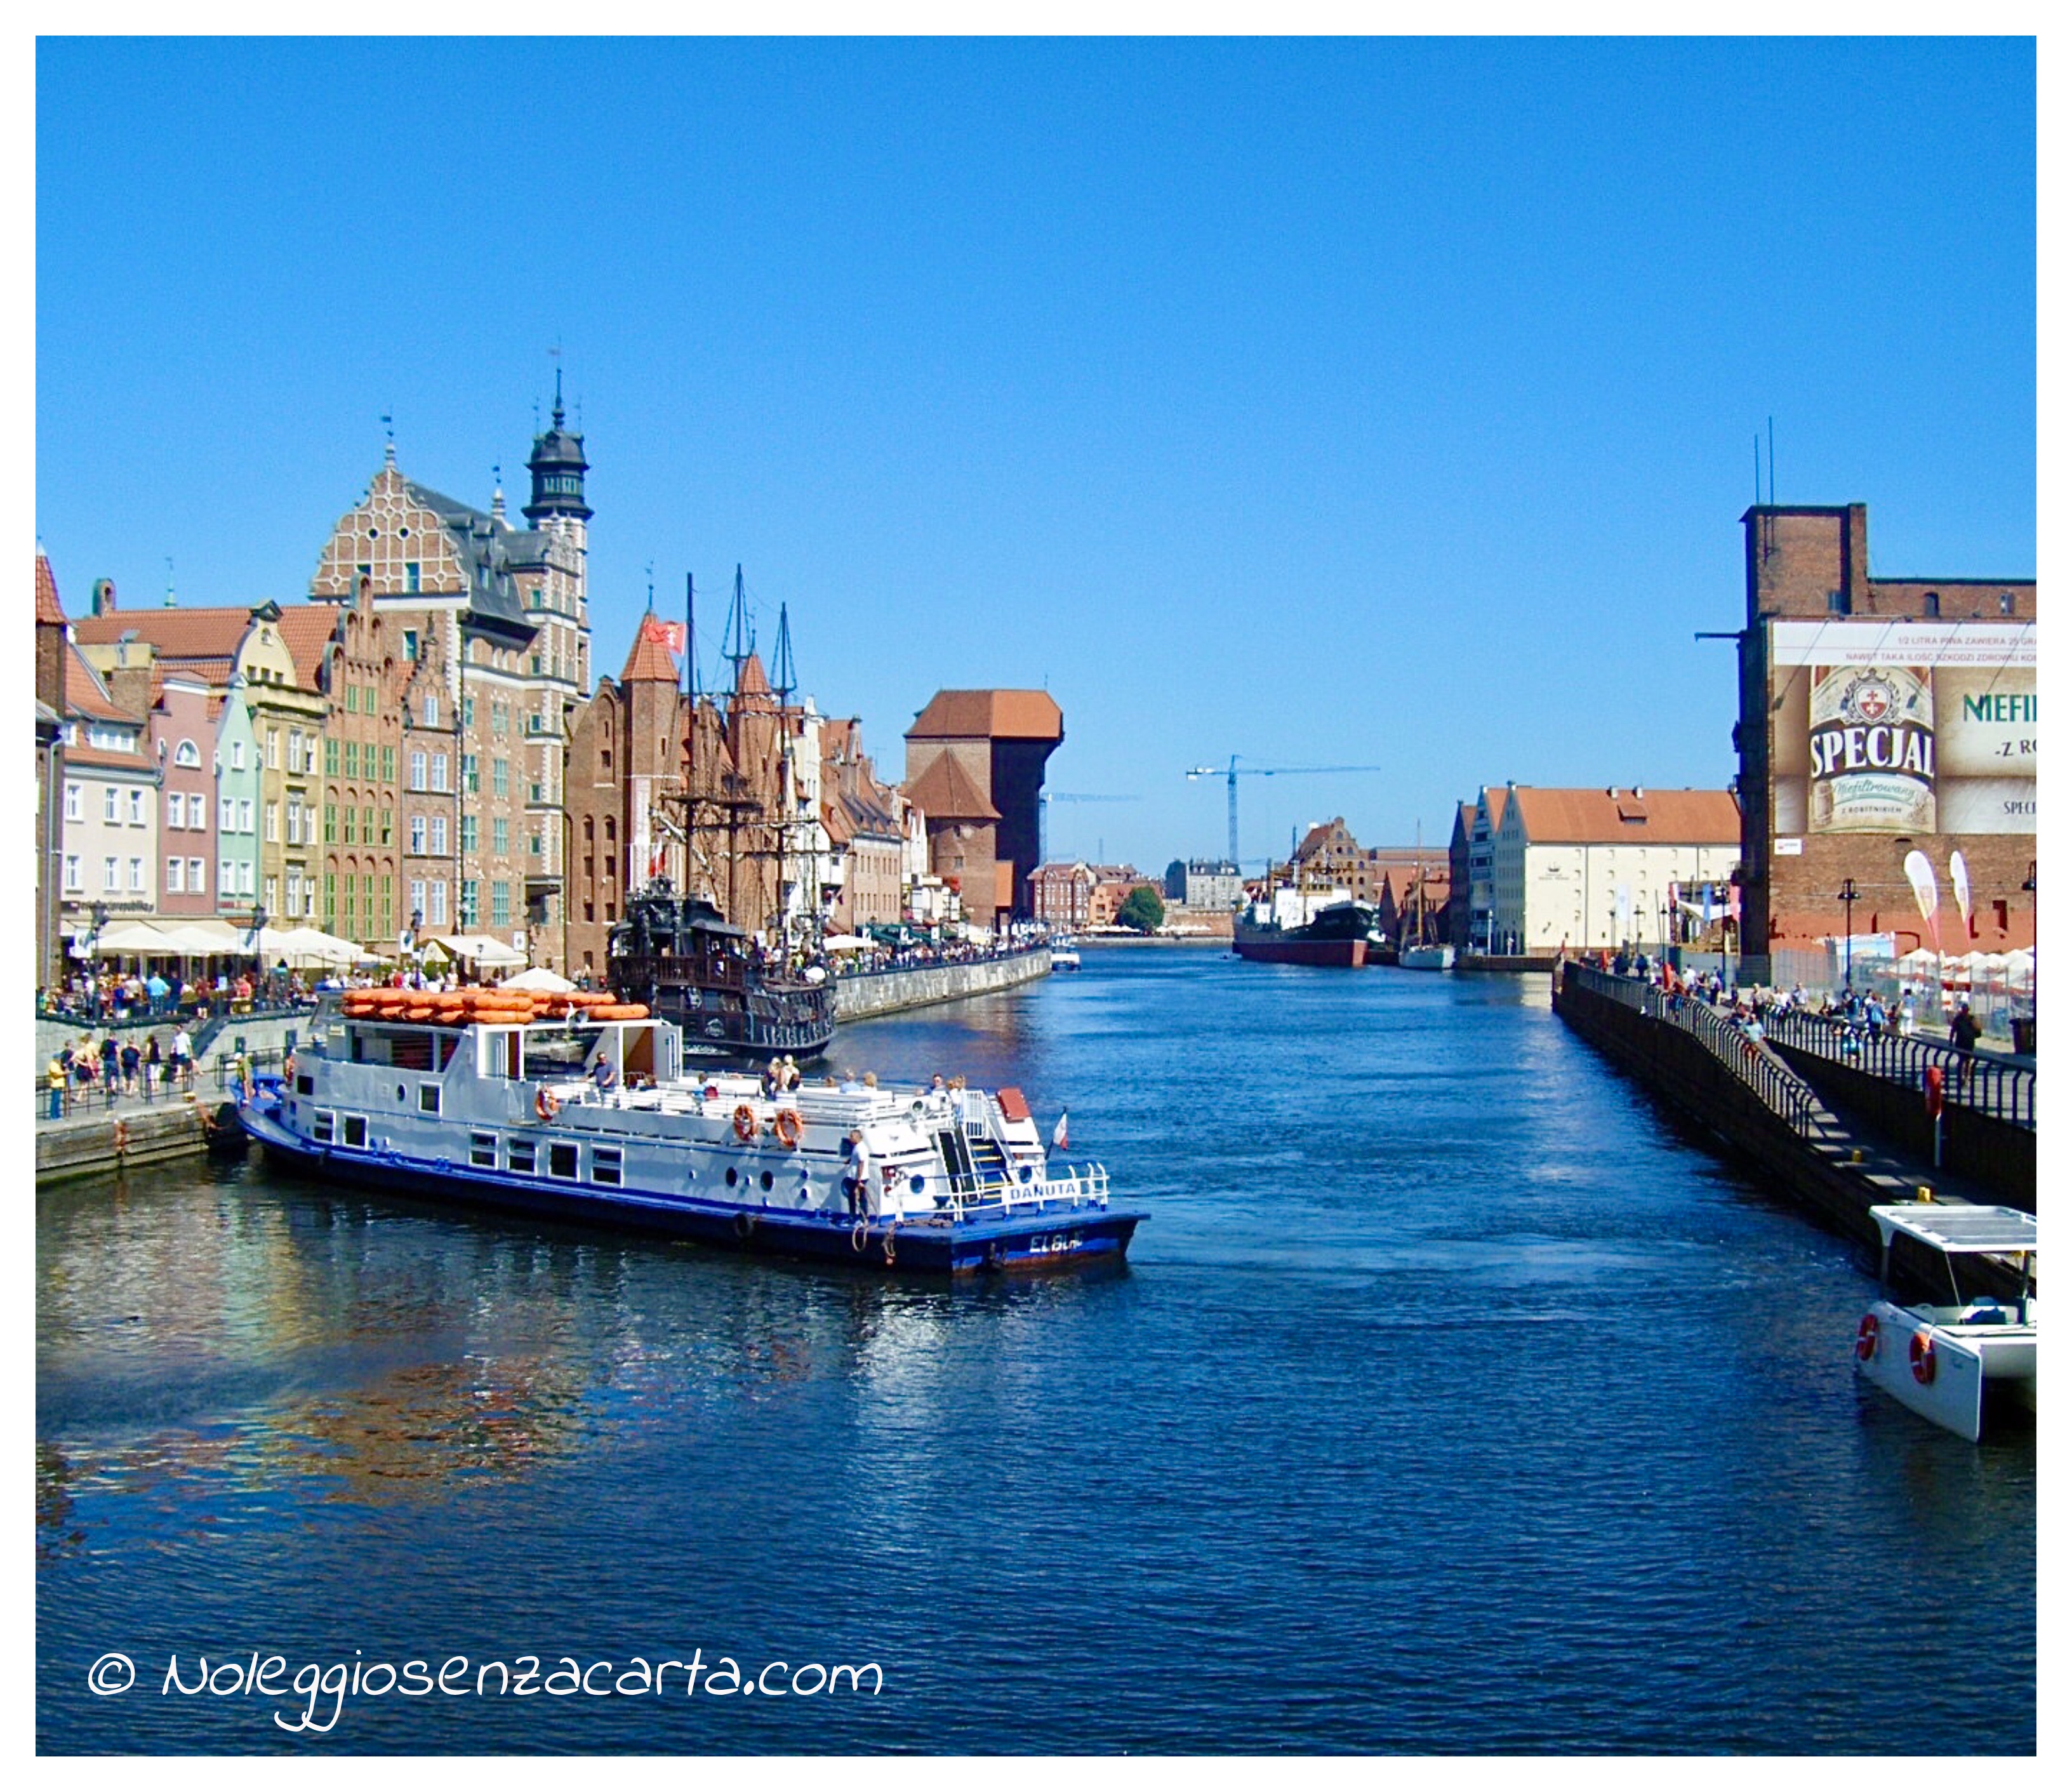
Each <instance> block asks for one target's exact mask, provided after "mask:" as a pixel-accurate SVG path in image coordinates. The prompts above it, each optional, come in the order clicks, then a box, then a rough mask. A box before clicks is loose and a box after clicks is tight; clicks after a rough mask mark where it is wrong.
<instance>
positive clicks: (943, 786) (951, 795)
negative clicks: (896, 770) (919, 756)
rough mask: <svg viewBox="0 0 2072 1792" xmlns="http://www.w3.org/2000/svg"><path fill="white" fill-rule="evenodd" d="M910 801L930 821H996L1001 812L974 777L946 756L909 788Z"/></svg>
mask: <svg viewBox="0 0 2072 1792" xmlns="http://www.w3.org/2000/svg"><path fill="white" fill-rule="evenodd" d="M906 795H907V797H908V799H910V800H911V801H912V802H915V803H917V804H919V805H920V807H921V808H923V810H924V811H926V812H927V816H928V819H929V820H931V821H997V820H999V819H1000V811H999V810H997V809H996V808H994V807H993V804H991V803H989V802H988V801H987V800H986V796H985V792H984V791H981V790H980V788H979V787H978V786H977V784H976V783H974V782H973V781H972V775H971V774H970V773H969V772H968V771H965V770H964V767H962V766H960V765H959V764H958V763H957V762H956V760H955V759H954V758H952V757H951V755H950V754H947V753H945V754H942V755H940V756H939V758H937V759H936V760H935V762H934V763H933V764H932V765H931V766H930V767H928V769H927V771H924V772H923V773H922V774H921V775H920V776H919V777H918V778H916V779H915V780H914V781H913V783H911V784H909V785H908V786H907V787H906Z"/></svg>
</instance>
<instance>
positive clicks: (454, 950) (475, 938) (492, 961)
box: [426, 933, 525, 971]
mask: <svg viewBox="0 0 2072 1792" xmlns="http://www.w3.org/2000/svg"><path fill="white" fill-rule="evenodd" d="M432 947H437V948H438V951H439V952H440V954H441V955H442V956H444V957H446V958H458V959H465V960H468V961H469V962H470V963H471V964H477V965H479V966H481V967H482V968H484V969H486V970H497V971H501V970H508V969H510V968H513V967H514V966H517V965H520V964H524V962H525V955H524V953H523V952H521V951H518V950H517V949H516V947H510V946H507V945H505V944H504V942H503V941H502V940H500V939H494V938H492V937H491V936H490V935H487V934H481V933H457V934H454V935H450V936H449V937H447V938H446V939H434V940H432V941H430V943H428V945H427V947H426V950H427V951H429V950H430V949H431V948H432Z"/></svg>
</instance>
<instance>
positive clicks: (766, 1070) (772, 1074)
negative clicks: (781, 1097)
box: [760, 1058, 784, 1097]
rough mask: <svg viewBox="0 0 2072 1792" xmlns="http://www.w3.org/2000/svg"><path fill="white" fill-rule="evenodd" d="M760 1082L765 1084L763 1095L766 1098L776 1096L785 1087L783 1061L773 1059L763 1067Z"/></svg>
mask: <svg viewBox="0 0 2072 1792" xmlns="http://www.w3.org/2000/svg"><path fill="white" fill-rule="evenodd" d="M760 1080H761V1082H762V1084H763V1095H765V1096H766V1097H767V1096H770V1095H775V1094H776V1093H777V1091H779V1089H781V1088H783V1087H784V1065H783V1060H782V1059H781V1058H771V1060H770V1062H768V1063H767V1064H765V1065H764V1066H763V1075H762V1077H761V1079H760Z"/></svg>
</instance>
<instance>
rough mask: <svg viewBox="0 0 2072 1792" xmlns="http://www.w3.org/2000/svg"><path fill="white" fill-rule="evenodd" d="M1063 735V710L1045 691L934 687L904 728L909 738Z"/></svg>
mask: <svg viewBox="0 0 2072 1792" xmlns="http://www.w3.org/2000/svg"><path fill="white" fill-rule="evenodd" d="M906 738H907V739H908V740H910V741H913V740H956V741H972V740H988V739H990V740H1004V741H1061V740H1063V738H1065V713H1064V711H1063V710H1062V709H1059V707H1058V705H1057V704H1056V703H1055V702H1054V701H1052V699H1051V696H1050V693H1049V692H1048V691H938V692H936V693H935V695H934V696H933V697H931V698H930V699H929V700H928V706H927V709H923V711H922V712H921V713H920V714H919V715H918V716H916V717H915V718H914V725H913V726H912V727H911V728H910V729H908V730H906Z"/></svg>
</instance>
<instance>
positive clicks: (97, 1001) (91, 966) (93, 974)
mask: <svg viewBox="0 0 2072 1792" xmlns="http://www.w3.org/2000/svg"><path fill="white" fill-rule="evenodd" d="M107 925H108V905H107V904H106V903H105V902H96V903H95V904H94V905H93V907H92V908H91V909H89V910H88V911H87V927H86V986H87V988H88V991H90V992H91V993H90V994H89V995H88V998H87V999H88V1011H89V1012H90V1013H92V1015H93V1018H94V1020H95V1021H97V1022H98V1021H99V1020H100V1019H101V972H100V967H99V966H98V964H96V962H95V960H94V951H95V949H96V948H97V947H98V946H99V945H100V944H101V929H102V928H103V927H106V926H107Z"/></svg>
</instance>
